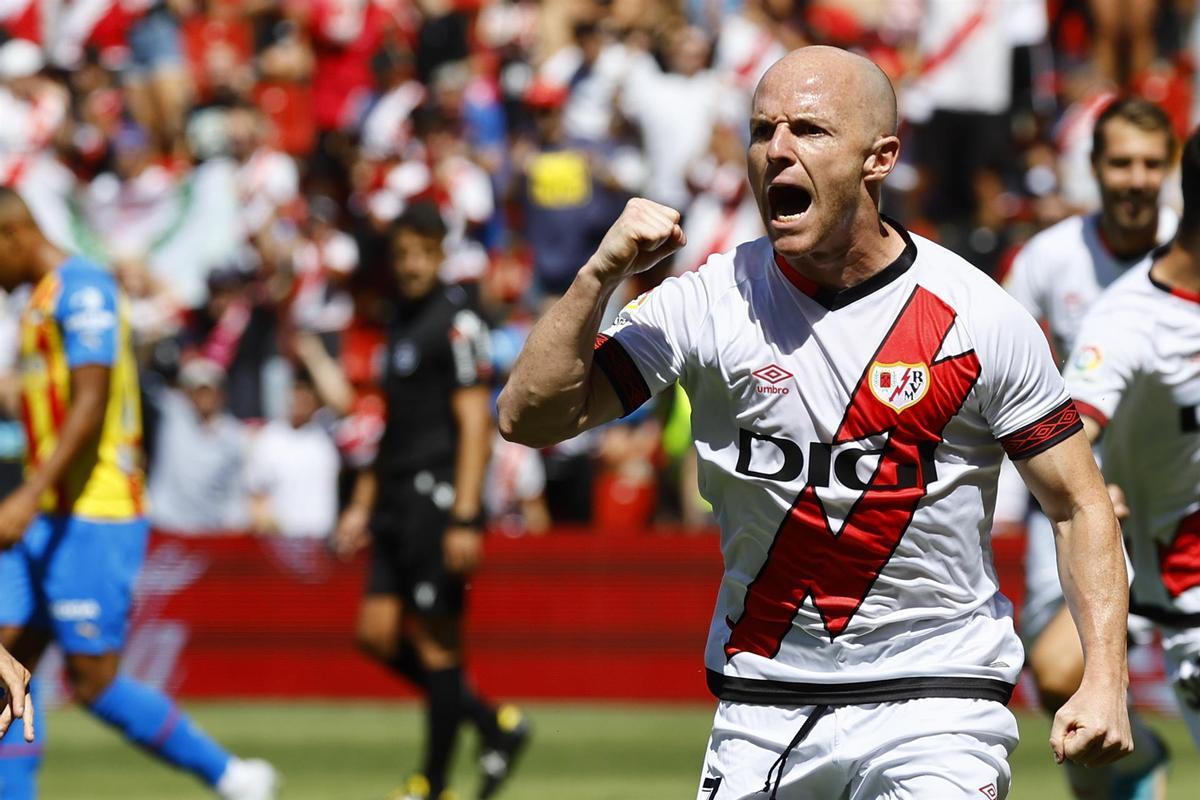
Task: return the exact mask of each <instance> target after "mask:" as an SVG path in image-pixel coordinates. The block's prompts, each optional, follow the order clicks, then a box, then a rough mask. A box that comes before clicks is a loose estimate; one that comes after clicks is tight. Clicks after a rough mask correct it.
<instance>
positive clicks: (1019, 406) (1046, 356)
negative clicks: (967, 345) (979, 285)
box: [976, 302, 1083, 460]
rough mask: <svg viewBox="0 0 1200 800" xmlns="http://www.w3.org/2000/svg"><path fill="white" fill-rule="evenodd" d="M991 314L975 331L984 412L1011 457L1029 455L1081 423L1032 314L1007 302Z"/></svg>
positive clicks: (1069, 432) (1051, 443)
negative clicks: (980, 368)
mask: <svg viewBox="0 0 1200 800" xmlns="http://www.w3.org/2000/svg"><path fill="white" fill-rule="evenodd" d="M991 314H994V316H991ZM989 316H991V319H990V320H988V322H987V324H985V325H984V326H983V327H982V329H981V330H977V331H976V336H977V337H978V338H977V340H976V348H977V350H978V353H979V358H980V363H981V366H982V371H981V374H980V386H979V388H980V395H981V400H982V412H983V415H984V417H985V418H986V419H987V421H988V424H989V425H990V426H991V429H992V434H993V435H994V436H995V437H996V438H997V439H998V440H999V441H1000V443H1001V444H1002V445H1003V446H1004V450H1005V452H1007V453H1008V455H1009V457H1010V458H1012V459H1013V460H1019V459H1022V458H1029V457H1031V456H1035V455H1037V454H1038V453H1041V452H1043V451H1045V450H1048V449H1050V448H1051V447H1053V446H1054V445H1056V444H1058V443H1059V442H1061V441H1063V440H1064V439H1066V438H1068V437H1069V436H1071V435H1072V434H1074V433H1075V432H1076V431H1078V430H1081V429H1082V427H1083V425H1082V423H1081V422H1080V420H1079V412H1078V411H1076V409H1075V406H1074V404H1073V403H1072V402H1071V400H1070V396H1069V395H1068V394H1067V390H1066V386H1065V385H1064V383H1063V379H1062V376H1061V375H1060V374H1059V372H1058V369H1057V368H1056V367H1055V365H1054V358H1053V356H1052V355H1051V353H1050V346H1049V345H1048V344H1047V342H1046V337H1045V335H1044V334H1043V333H1042V331H1041V329H1040V328H1038V326H1037V323H1035V322H1034V321H1033V318H1032V317H1031V316H1029V314H1027V313H1025V311H1024V310H1022V309H1020V308H1018V307H1017V306H1016V305H1015V304H1013V303H1007V302H1006V303H1001V304H999V307H998V308H997V309H995V310H994V311H992V312H991V313H990V314H989Z"/></svg>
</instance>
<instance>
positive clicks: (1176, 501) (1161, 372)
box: [1066, 259, 1200, 627]
mask: <svg viewBox="0 0 1200 800" xmlns="http://www.w3.org/2000/svg"><path fill="white" fill-rule="evenodd" d="M1151 260H1152V259H1149V260H1148V262H1149V261H1151ZM1066 380H1067V388H1068V389H1069V391H1070V392H1071V395H1072V397H1074V398H1075V400H1076V403H1077V405H1078V407H1079V411H1080V413H1082V414H1086V415H1088V416H1090V417H1093V418H1095V419H1096V420H1097V421H1098V422H1100V423H1101V424H1102V425H1105V431H1104V438H1103V439H1101V444H1102V451H1101V452H1102V461H1103V466H1104V473H1105V477H1106V478H1107V479H1108V480H1109V481H1111V482H1113V483H1116V484H1117V485H1118V486H1120V487H1121V488H1122V489H1124V490H1125V496H1126V499H1127V500H1128V503H1129V509H1130V515H1129V518H1128V519H1126V520H1125V521H1124V522H1123V523H1122V528H1123V530H1124V533H1125V547H1126V549H1127V550H1128V551H1129V557H1130V559H1131V560H1132V562H1133V572H1134V575H1133V589H1132V592H1133V604H1134V605H1135V606H1136V609H1135V610H1136V611H1137V613H1139V614H1141V615H1142V616H1146V617H1149V618H1150V619H1153V620H1156V621H1160V622H1169V618H1170V616H1171V615H1173V614H1197V613H1200V419H1198V413H1200V411H1198V410H1200V296H1196V295H1190V294H1187V293H1185V292H1183V291H1181V290H1177V289H1176V290H1173V289H1171V288H1169V287H1166V286H1164V285H1163V284H1161V283H1158V282H1156V281H1154V280H1153V279H1152V278H1151V277H1150V270H1149V263H1147V264H1145V265H1143V266H1141V267H1138V268H1137V269H1136V271H1134V272H1131V273H1130V274H1129V275H1127V276H1125V277H1124V278H1122V279H1121V280H1119V281H1117V282H1116V283H1115V284H1113V286H1112V288H1111V289H1109V290H1108V291H1107V292H1106V293H1105V294H1104V295H1103V296H1102V297H1101V298H1100V301H1099V302H1098V303H1097V304H1096V305H1095V306H1094V307H1093V309H1092V312H1091V313H1090V314H1088V316H1087V318H1086V320H1085V321H1084V324H1083V328H1082V330H1081V331H1080V333H1079V339H1078V341H1077V344H1076V347H1075V350H1074V352H1073V353H1072V355H1071V358H1070V360H1069V361H1068V363H1067V367H1066ZM1189 627H1190V626H1189Z"/></svg>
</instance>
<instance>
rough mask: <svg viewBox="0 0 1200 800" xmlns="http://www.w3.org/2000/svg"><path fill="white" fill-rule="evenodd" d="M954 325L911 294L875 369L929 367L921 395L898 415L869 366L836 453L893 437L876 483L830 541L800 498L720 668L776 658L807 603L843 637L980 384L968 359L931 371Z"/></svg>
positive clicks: (811, 494) (808, 499) (919, 293)
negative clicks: (746, 657) (875, 387)
mask: <svg viewBox="0 0 1200 800" xmlns="http://www.w3.org/2000/svg"><path fill="white" fill-rule="evenodd" d="M954 317H955V313H954V311H953V310H952V309H951V308H950V307H949V306H947V305H946V304H945V303H944V302H943V301H942V300H941V299H939V298H938V297H937V296H935V295H934V294H932V293H931V292H929V291H928V290H926V289H924V288H921V287H917V288H916V289H915V290H914V291H913V294H912V296H911V297H910V298H909V300H908V303H907V304H906V305H905V307H904V309H903V310H902V311H901V312H900V314H899V315H898V316H897V317H896V321H895V322H894V323H892V329H891V330H890V331H889V332H888V334H887V336H886V337H885V338H884V340H883V343H882V344H881V345H880V346H879V350H878V351H877V352H876V354H875V358H874V359H873V362H878V363H881V364H894V363H908V364H918V363H920V364H928V365H930V366H929V388H928V390H927V391H926V393H925V395H924V397H922V398H921V399H920V400H919V401H918V402H916V403H915V404H913V405H910V406H908V407H906V408H903V409H902V410H900V411H896V410H895V409H893V408H892V406H889V405H887V404H886V403H884V402H882V401H881V400H879V399H878V398H877V397H876V396H875V394H874V393H873V392H872V391H871V387H870V384H869V381H870V379H871V364H868V365H867V368H866V369H865V370H864V371H863V376H862V378H860V379H859V382H858V386H857V388H856V389H855V390H854V394H853V396H852V397H851V399H850V405H849V407H848V408H847V409H846V415H845V418H844V419H843V421H842V424H841V426H840V427H839V428H838V431H837V434H836V436H835V437H834V441H833V444H841V443H846V442H853V441H856V440H859V439H863V438H866V437H867V436H871V435H876V434H880V433H885V432H888V431H890V433H891V435H890V436H889V437H888V441H887V443H886V444H885V445H884V449H883V453H882V454H881V455H880V458H879V465H878V467H877V468H876V470H875V474H874V475H873V476H872V477H871V481H870V483H869V484H868V487H867V489H866V491H864V492H863V494H862V496H861V497H860V498H859V500H858V502H857V503H855V505H854V507H853V508H851V510H850V513H849V514H848V515H847V517H846V521H845V524H844V525H843V527H842V530H841V532H840V533H839V534H838V535H836V536H835V535H834V534H833V533H832V532H831V530H830V527H829V521H828V519H827V517H826V515H825V510H824V508H823V506H822V505H821V501H820V499H819V498H818V497H817V494H816V490H815V489H814V487H812V486H811V485H810V486H806V487H805V488H804V489H803V491H801V492H800V495H799V496H798V497H797V498H796V500H795V502H794V503H793V504H792V508H791V510H790V511H789V512H788V514H787V516H786V517H784V520H783V523H782V524H781V525H780V527H779V531H778V532H777V533H776V534H775V541H774V542H773V543H772V545H771V549H770V551H769V552H768V554H767V558H766V561H765V562H764V563H763V566H762V569H761V570H760V571H759V573H758V576H757V577H756V578H755V579H754V581H753V583H751V584H750V586H749V588H748V589H747V590H746V600H745V605H744V610H743V612H742V616H741V618H740V619H739V620H738V621H737V622H736V623H734V624H733V625H732V630H731V632H730V636H729V641H728V642H726V644H725V655H726V657H727V658H732V657H733V656H734V655H736V654H737V653H757V654H758V655H761V656H765V657H767V658H774V657H775V654H776V653H778V652H779V647H780V644H781V643H782V641H783V637H784V636H785V635H786V634H787V632H788V630H789V629H790V628H791V624H792V619H793V618H794V617H795V615H796V611H797V610H798V609H799V608H800V605H801V604H802V603H803V602H804V599H805V598H806V597H809V596H811V597H812V599H813V605H815V606H816V608H817V610H818V611H819V612H820V614H821V617H822V619H823V620H824V622H825V629H826V630H827V631H828V632H829V636H830V639H831V640H832V639H834V638H836V637H837V636H838V635H839V634H841V633H842V632H843V631H845V630H846V626H847V625H848V624H849V623H850V619H851V618H852V617H853V616H854V613H855V612H856V611H857V610H858V607H859V606H860V605H861V604H862V602H863V599H864V598H865V597H866V595H867V592H868V591H870V589H871V586H872V584H874V583H875V579H876V578H877V577H879V573H880V572H881V571H882V570H883V567H884V565H885V564H887V562H888V559H890V558H891V556H892V553H893V552H895V550H896V546H897V545H898V544H899V543H900V539H901V537H903V536H904V531H905V530H906V529H907V528H908V525H909V523H910V522H911V521H912V517H913V513H914V512H915V511H916V508H917V503H919V502H920V501H921V498H923V497H924V496H925V493H926V489H925V486H926V484H927V483H928V482H930V481H933V480H935V479H936V476H934V475H928V474H925V475H923V474H921V471H922V470H926V469H929V468H930V467H929V466H928V465H929V464H932V450H933V449H934V448H936V447H937V445H938V444H939V443H940V442H941V441H942V431H943V430H944V429H945V427H946V424H947V423H949V421H950V420H951V418H952V417H954V415H955V414H957V413H958V412H959V409H960V408H962V404H963V401H964V400H965V399H966V397H967V394H968V393H969V392H970V391H971V387H972V386H974V384H975V380H976V379H977V378H978V377H979V359H978V358H977V357H976V355H975V353H974V351H968V352H966V353H963V354H961V355H958V356H954V357H953V358H947V359H944V360H942V361H940V362H937V363H934V361H933V359H934V358H935V357H936V356H937V353H938V350H939V349H940V348H941V346H942V341H943V340H944V339H945V338H946V334H947V333H949V331H950V328H951V326H952V325H953V324H954ZM922 456H925V457H924V458H923V457H922ZM923 465H925V466H923ZM914 470H915V471H916V477H917V479H916V480H913V479H912V476H913V474H914V473H913V471H914ZM905 476H907V479H905ZM898 487H901V488H898Z"/></svg>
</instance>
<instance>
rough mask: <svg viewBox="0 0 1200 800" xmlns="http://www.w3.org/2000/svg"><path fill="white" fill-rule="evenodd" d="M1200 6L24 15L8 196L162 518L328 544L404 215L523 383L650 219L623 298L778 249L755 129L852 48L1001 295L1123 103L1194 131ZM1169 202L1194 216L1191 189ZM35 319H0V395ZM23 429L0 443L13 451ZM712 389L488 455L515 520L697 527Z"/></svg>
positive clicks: (498, 511)
mask: <svg viewBox="0 0 1200 800" xmlns="http://www.w3.org/2000/svg"><path fill="white" fill-rule="evenodd" d="M1196 6H1197V3H1196V2H1195V0H0V31H2V34H0V38H2V39H3V44H0V183H3V184H6V185H10V186H13V187H15V188H17V189H18V190H19V191H20V192H21V193H22V194H23V196H24V197H25V198H26V200H27V202H28V203H29V204H30V206H31V207H32V209H33V211H34V213H35V215H36V216H37V217H38V220H39V222H40V223H41V224H42V226H43V228H45V229H46V230H47V232H48V233H50V234H51V235H52V237H53V238H54V239H55V240H56V241H57V242H59V243H61V244H63V245H65V246H67V247H69V248H70V249H73V250H77V251H79V252H82V253H84V254H86V255H89V256H91V257H93V258H95V259H97V260H99V261H101V262H102V263H105V264H107V265H109V266H111V268H112V269H113V270H114V272H115V273H116V275H117V276H118V277H119V280H120V282H121V284H122V286H123V287H124V289H125V291H126V293H127V294H128V296H129V298H130V301H131V309H132V325H133V330H134V335H135V339H136V347H137V351H138V355H139V358H140V359H141V364H142V369H143V377H142V386H143V393H144V405H145V414H146V420H147V428H146V449H147V456H148V464H149V476H150V477H149V487H150V500H151V509H152V510H151V515H152V520H153V521H154V522H155V524H156V525H157V526H158V527H160V528H162V529H166V530H172V531H179V532H190V533H205V532H212V533H216V532H226V531H244V530H253V531H257V532H260V533H279V534H283V535H288V536H325V535H328V534H329V533H330V531H331V530H332V528H333V526H334V524H335V520H336V514H337V509H338V506H339V494H340V493H344V491H345V486H346V475H347V473H348V472H349V471H351V470H353V469H356V468H360V467H362V466H363V465H365V464H369V463H370V461H371V459H372V458H373V453H374V447H375V446H376V444H377V442H378V440H379V436H380V433H381V430H382V424H383V401H382V399H381V397H380V395H379V393H378V390H377V381H378V378H379V370H380V363H379V362H380V357H379V353H380V349H381V347H382V345H383V341H384V330H385V327H386V325H387V320H388V314H389V308H390V306H391V303H390V300H391V297H392V289H391V286H390V280H391V279H390V264H389V236H388V231H389V225H390V224H391V223H392V222H393V221H394V220H395V219H396V218H397V217H398V216H399V215H400V214H401V213H403V212H404V210H405V209H406V208H408V207H410V206H411V205H413V204H415V203H434V204H436V206H437V208H438V209H439V210H440V212H441V214H442V216H443V218H444V221H445V223H446V226H447V228H448V230H449V233H448V235H447V238H446V241H445V250H446V260H445V263H444V264H443V267H442V273H443V274H442V277H443V279H444V280H445V281H447V282H461V283H467V284H470V285H472V286H474V287H475V289H476V290H477V292H478V297H479V303H480V305H481V307H482V309H483V310H484V313H485V314H486V316H487V319H488V320H489V323H490V324H491V325H492V328H493V333H492V341H493V348H492V350H493V354H494V361H495V364H494V366H495V372H496V375H497V376H498V380H503V376H504V375H505V372H506V369H507V368H508V367H509V366H510V365H511V363H512V361H513V360H514V358H515V357H516V354H517V353H518V351H519V349H520V346H521V342H522V339H523V337H524V335H525V332H526V331H527V330H528V328H529V326H530V324H531V322H532V320H533V319H535V318H536V316H537V315H538V314H539V312H540V311H541V310H542V309H544V308H545V307H546V304H547V303H549V302H551V301H552V300H553V299H554V297H555V296H557V295H559V294H561V293H562V292H563V291H564V290H565V289H566V287H567V286H568V285H569V284H570V282H571V280H572V277H573V276H574V274H575V272H576V270H577V269H578V268H579V267H580V266H581V265H582V264H583V262H584V261H585V260H586V258H587V257H588V255H589V254H590V253H591V252H592V250H593V249H594V248H595V246H596V245H597V244H598V242H599V240H600V237H601V236H602V235H603V233H604V231H605V230H606V228H607V227H608V225H609V224H610V223H611V222H612V221H613V220H614V219H615V218H616V216H617V214H618V213H619V211H620V209H621V208H622V206H623V204H624V202H625V200H626V199H627V198H628V197H630V196H632V195H643V196H647V197H650V198H652V199H654V200H657V201H659V202H662V203H666V204H669V205H672V206H674V207H675V208H677V209H679V210H680V211H682V212H684V219H685V231H686V233H687V237H688V246H687V247H686V249H684V250H683V251H682V252H680V253H679V254H677V255H676V257H675V258H674V259H673V260H671V261H670V262H669V263H664V264H662V265H660V266H659V267H657V268H656V269H655V270H653V272H652V273H650V274H647V275H645V276H642V278H643V279H642V281H641V282H640V285H637V286H630V287H628V291H627V293H626V294H625V295H624V296H623V297H620V298H616V299H615V300H614V313H615V310H616V309H619V308H620V305H621V304H623V303H625V302H627V301H628V300H629V299H630V298H632V297H633V296H635V295H636V294H637V293H638V292H639V291H642V290H644V289H647V288H650V287H651V286H653V285H654V283H656V282H658V281H660V280H662V279H663V278H664V277H665V276H667V275H670V274H672V273H680V272H683V271H686V270H692V269H695V268H697V267H698V266H699V265H700V264H702V263H703V262H704V260H705V258H706V257H707V256H708V255H709V254H711V253H714V252H719V251H722V250H726V249H730V248H731V247H732V246H734V245H735V244H737V243H739V242H741V241H744V240H747V239H751V238H754V237H756V236H759V235H761V223H760V221H759V217H758V212H757V209H756V206H755V203H754V200H753V198H752V197H749V196H748V192H747V186H746V182H745V163H744V150H745V143H746V139H747V124H746V118H747V113H748V110H749V105H750V99H751V93H752V91H753V88H754V86H755V84H756V82H757V80H758V78H759V77H760V76H761V74H762V73H763V72H764V71H765V70H766V68H767V67H768V66H769V65H770V64H771V63H772V62H773V61H775V60H776V59H777V58H778V57H780V56H781V55H783V54H784V53H785V52H787V51H788V50H789V49H791V48H794V47H797V46H800V45H803V44H806V43H827V44H835V45H839V46H845V47H853V48H857V49H859V50H860V51H862V52H864V53H866V54H867V55H869V56H870V57H871V58H873V59H874V60H875V61H876V62H877V63H879V64H880V65H881V66H882V67H883V68H884V69H885V70H886V71H887V72H888V73H889V74H890V76H891V77H892V80H893V81H894V83H895V84H896V86H897V88H898V90H899V97H900V106H901V111H902V116H903V123H902V140H903V141H904V160H903V164H902V165H901V167H900V168H899V169H898V170H897V171H896V173H895V174H894V175H893V176H892V177H891V178H890V179H889V182H888V186H887V191H886V196H885V199H884V209H885V212H886V213H888V214H889V215H891V216H893V217H895V218H897V219H898V220H900V221H901V222H903V223H904V224H906V225H907V226H909V227H910V228H911V229H912V230H914V231H917V232H919V233H922V234H924V235H927V236H930V237H933V238H936V239H938V240H939V241H941V242H943V243H945V244H947V245H948V246H950V247H952V248H953V249H955V250H957V251H958V252H960V253H961V254H963V255H964V256H966V257H967V258H968V259H970V260H971V261H972V262H973V263H975V264H976V265H977V266H978V267H979V268H980V269H982V270H985V271H987V272H989V273H992V274H993V275H998V274H999V273H1001V272H1002V271H1003V270H1004V268H1005V265H1006V263H1007V262H1008V261H1009V260H1010V259H1011V257H1012V255H1013V253H1014V251H1015V249H1016V248H1017V247H1018V246H1019V245H1020V244H1021V242H1023V241H1024V240H1026V239H1027V238H1028V237H1029V236H1030V235H1032V234H1033V233H1034V232H1036V231H1037V230H1039V229H1041V228H1043V227H1045V226H1047V225H1048V224H1051V223H1053V222H1056V221H1058V220H1060V219H1062V218H1063V217H1064V216H1066V215H1069V214H1072V213H1077V212H1079V211H1080V210H1086V209H1091V208H1093V207H1094V206H1095V204H1096V202H1097V194H1096V190H1095V187H1094V185H1093V182H1092V179H1091V174H1090V164H1089V161H1088V149H1089V148H1090V145H1091V121H1092V120H1093V119H1094V118H1095V116H1096V114H1098V112H1099V110H1100V109H1101V108H1102V107H1103V105H1104V103H1105V102H1107V100H1108V99H1109V98H1111V97H1113V96H1114V95H1115V93H1118V92H1124V91H1131V92H1137V93H1140V94H1142V95H1144V96H1146V97H1148V98H1150V99H1152V100H1154V101H1156V102H1159V103H1160V104H1162V105H1163V106H1164V107H1165V108H1166V109H1167V110H1168V112H1169V113H1170V115H1171V118H1172V120H1173V121H1174V123H1175V124H1176V126H1177V127H1178V130H1179V133H1180V134H1181V135H1182V134H1184V133H1185V132H1186V131H1187V130H1188V129H1189V127H1190V126H1192V125H1194V124H1195V122H1196V121H1197V119H1198V115H1197V107H1200V92H1196V91H1195V83H1194V81H1195V76H1196V59H1197V57H1198V56H1200V21H1198V18H1197V7H1196ZM1168 202H1170V198H1168ZM22 300H23V298H21V297H13V298H10V299H9V301H8V303H7V306H6V308H7V311H6V313H5V314H4V315H3V316H4V319H3V328H4V334H3V339H4V341H3V342H0V352H2V353H3V360H2V361H0V370H2V371H4V372H6V373H8V374H9V378H8V379H7V381H6V387H7V388H5V389H4V391H3V392H2V394H3V396H4V399H5V400H10V399H11V395H12V392H11V386H10V384H11V383H12V378H11V373H12V370H13V369H14V368H15V364H14V363H13V360H14V358H15V354H14V353H13V351H14V350H15V346H11V345H12V339H13V336H14V335H15V334H14V326H15V320H16V314H17V312H18V309H19V307H20V303H21V302H22ZM6 405H7V406H9V413H10V417H9V419H8V421H7V422H5V424H4V425H3V426H2V427H0V457H2V458H3V459H5V461H4V464H5V467H6V469H7V472H6V475H7V477H8V479H11V478H12V474H13V470H15V469H17V468H16V466H15V464H16V462H17V460H19V456H20V451H21V447H22V437H21V429H20V426H19V424H17V423H16V422H15V421H13V419H12V416H11V415H12V409H11V403H6ZM690 443H691V442H690V430H689V422H688V404H687V398H686V396H684V395H683V394H682V393H677V394H674V395H670V396H667V397H665V398H661V399H660V401H659V402H657V403H655V404H652V406H651V407H648V408H645V409H643V410H641V411H639V412H638V413H636V414H635V415H633V416H632V417H630V418H627V419H625V420H622V421H620V422H619V423H616V424H613V425H610V426H607V427H606V428H604V429H601V430H598V431H594V432H592V433H590V434H587V435H585V436H582V437H579V439H577V440H574V441H571V442H568V443H566V444H564V445H561V446H559V447H556V448H553V449H550V450H547V451H543V452H537V451H532V450H528V449H525V448H522V447H519V446H516V445H510V444H507V443H504V442H502V441H500V440H499V439H497V442H496V446H495V449H494V457H493V463H492V467H491V473H490V477H489V483H488V487H487V492H486V494H487V504H488V509H489V513H490V515H491V519H492V524H493V526H494V527H496V528H499V529H500V530H502V531H505V532H507V533H511V534H514V535H516V534H520V533H538V532H541V531H544V530H546V529H547V528H548V527H550V526H551V525H558V524H594V525H596V526H597V527H599V528H603V529H624V530H629V529H635V528H637V527H639V526H640V525H642V524H643V523H650V522H664V521H665V522H670V523H674V524H682V525H683V526H688V527H702V526H704V525H705V523H706V521H707V509H706V507H705V505H704V503H703V501H702V500H701V499H700V497H699V495H698V492H697V489H696V482H695V464H694V461H693V457H692V456H691V449H690Z"/></svg>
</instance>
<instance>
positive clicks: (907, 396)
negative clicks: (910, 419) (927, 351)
mask: <svg viewBox="0 0 1200 800" xmlns="http://www.w3.org/2000/svg"><path fill="white" fill-rule="evenodd" d="M868 381H869V382H870V384H871V393H872V394H874V395H875V397H876V398H877V399H878V400H879V402H881V403H883V404H884V405H887V406H891V408H892V410H894V411H896V412H897V413H899V412H901V411H903V410H904V409H906V408H908V407H909V406H911V405H914V404H916V403H919V402H920V401H921V398H922V397H924V396H925V393H926V392H927V391H929V367H928V365H926V364H924V363H920V364H909V363H906V362H904V361H897V362H895V363H893V364H880V363H879V362H878V361H876V362H875V363H874V364H872V365H871V374H870V376H869V377H868Z"/></svg>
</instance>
